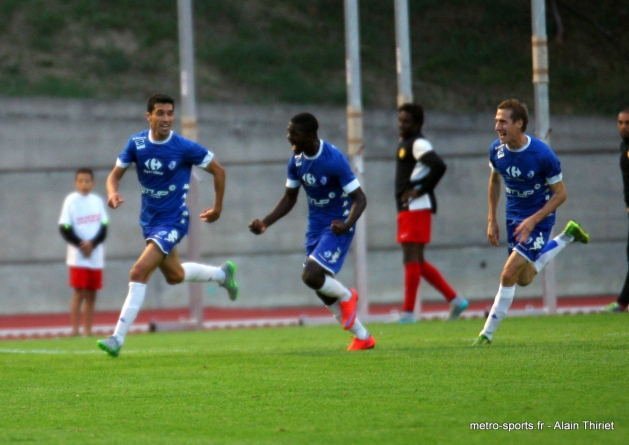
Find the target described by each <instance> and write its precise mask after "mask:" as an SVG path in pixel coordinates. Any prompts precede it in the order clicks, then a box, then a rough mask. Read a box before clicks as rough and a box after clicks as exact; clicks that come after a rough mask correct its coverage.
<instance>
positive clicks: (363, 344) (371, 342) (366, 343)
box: [347, 335, 376, 351]
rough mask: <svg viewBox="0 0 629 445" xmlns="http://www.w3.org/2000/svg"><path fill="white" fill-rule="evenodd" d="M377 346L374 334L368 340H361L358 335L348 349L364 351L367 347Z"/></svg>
mask: <svg viewBox="0 0 629 445" xmlns="http://www.w3.org/2000/svg"><path fill="white" fill-rule="evenodd" d="M374 346H376V339H375V338H373V335H370V336H369V338H368V339H366V340H359V339H358V338H357V337H354V338H353V339H352V342H351V343H350V345H349V346H348V347H347V350H348V351H363V350H365V349H373V348H374Z"/></svg>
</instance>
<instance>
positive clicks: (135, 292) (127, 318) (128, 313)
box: [114, 282, 146, 346]
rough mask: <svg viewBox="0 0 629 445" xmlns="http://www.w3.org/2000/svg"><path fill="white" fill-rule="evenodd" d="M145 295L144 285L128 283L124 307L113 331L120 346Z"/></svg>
mask: <svg viewBox="0 0 629 445" xmlns="http://www.w3.org/2000/svg"><path fill="white" fill-rule="evenodd" d="M145 294H146V284H144V283H134V282H131V283H129V293H128V294H127V298H126V299H125V301H124V305H123V306H122V310H121V311H120V318H119V319H118V323H117V324H116V329H115V330H114V337H115V338H116V340H118V343H120V346H122V345H123V344H124V340H125V337H126V336H127V332H128V331H129V328H130V327H131V325H132V324H133V321H134V320H135V317H137V315H138V312H140V308H141V307H142V303H143V302H144V295H145Z"/></svg>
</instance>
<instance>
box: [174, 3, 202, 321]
mask: <svg viewBox="0 0 629 445" xmlns="http://www.w3.org/2000/svg"><path fill="white" fill-rule="evenodd" d="M177 9H178V17H179V19H178V21H179V64H180V70H181V130H182V135H183V137H185V138H187V139H190V140H193V141H196V140H197V137H198V135H197V111H196V101H195V88H194V41H193V37H192V29H193V23H192V0H177ZM186 201H187V205H188V209H189V211H190V215H189V221H190V222H189V227H188V255H187V257H188V261H192V262H196V263H198V262H200V260H201V251H200V249H199V232H200V221H199V218H198V215H197V214H198V213H199V178H198V176H197V175H196V174H195V172H194V170H193V172H192V176H191V177H190V189H189V191H188V196H187V198H186ZM188 297H189V300H190V319H191V321H193V322H194V323H196V326H197V328H198V329H201V328H203V286H202V284H201V283H189V284H188Z"/></svg>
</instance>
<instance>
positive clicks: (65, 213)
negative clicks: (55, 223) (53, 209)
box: [59, 195, 72, 226]
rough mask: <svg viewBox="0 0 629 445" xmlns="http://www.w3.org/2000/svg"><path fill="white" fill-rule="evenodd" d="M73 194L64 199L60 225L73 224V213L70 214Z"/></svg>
mask: <svg viewBox="0 0 629 445" xmlns="http://www.w3.org/2000/svg"><path fill="white" fill-rule="evenodd" d="M71 196H72V195H68V196H66V199H64V200H63V205H62V206H61V215H60V216H59V224H60V225H64V226H65V225H71V224H72V215H71V214H70V197H71Z"/></svg>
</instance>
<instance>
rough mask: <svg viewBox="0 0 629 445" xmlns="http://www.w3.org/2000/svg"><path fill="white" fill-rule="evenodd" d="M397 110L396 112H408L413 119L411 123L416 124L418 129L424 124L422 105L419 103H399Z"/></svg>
mask: <svg viewBox="0 0 629 445" xmlns="http://www.w3.org/2000/svg"><path fill="white" fill-rule="evenodd" d="M397 111H398V113H401V112H402V111H404V112H406V113H408V114H410V115H411V117H412V119H413V123H415V124H418V125H419V130H420V131H421V129H422V127H423V126H424V107H422V106H421V105H419V104H411V103H405V104H402V105H400V106H399V107H398V109H397Z"/></svg>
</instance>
